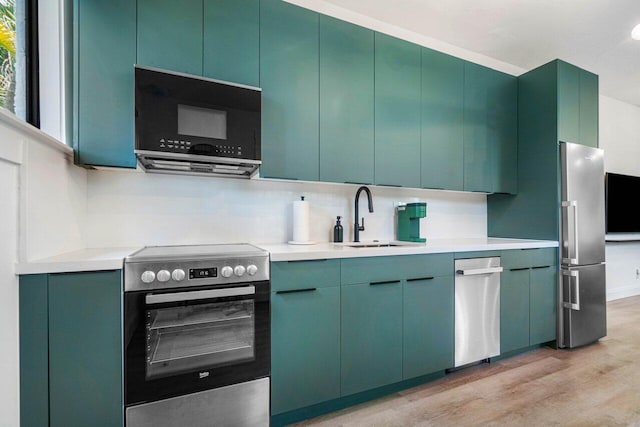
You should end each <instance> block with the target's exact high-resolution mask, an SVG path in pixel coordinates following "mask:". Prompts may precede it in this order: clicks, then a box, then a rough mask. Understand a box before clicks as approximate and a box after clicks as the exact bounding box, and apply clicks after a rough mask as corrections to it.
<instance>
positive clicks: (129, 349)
mask: <svg viewBox="0 0 640 427" xmlns="http://www.w3.org/2000/svg"><path fill="white" fill-rule="evenodd" d="M268 259H269V257H268V253H266V252H265V251H262V250H260V249H258V248H255V247H253V246H250V245H206V246H170V247H149V248H145V249H143V250H141V251H139V252H137V253H135V254H133V255H132V256H130V257H128V258H127V260H126V261H125V296H124V303H125V312H124V316H125V319H124V324H125V331H124V337H125V349H124V352H125V403H126V411H125V413H126V424H127V426H129V427H138V426H151V425H153V426H176V425H179V426H187V425H188V426H198V425H203V426H204V425H207V426H208V425H247V426H254V425H255V426H264V425H268V424H269V365H270V359H269V353H270V314H269V293H270V283H269V262H268Z"/></svg>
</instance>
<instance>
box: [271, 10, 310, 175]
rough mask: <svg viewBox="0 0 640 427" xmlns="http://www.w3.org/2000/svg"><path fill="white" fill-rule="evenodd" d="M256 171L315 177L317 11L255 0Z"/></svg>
mask: <svg viewBox="0 0 640 427" xmlns="http://www.w3.org/2000/svg"><path fill="white" fill-rule="evenodd" d="M260 86H261V87H262V166H261V175H262V176H264V177H271V178H289V179H301V180H308V181H317V180H318V177H319V142H318V132H319V130H318V126H319V125H318V115H319V111H318V108H319V107H318V105H319V95H318V14H317V13H314V12H311V11H309V10H307V9H303V8H300V7H297V6H294V5H292V4H289V3H286V2H284V1H281V0H262V1H261V2H260Z"/></svg>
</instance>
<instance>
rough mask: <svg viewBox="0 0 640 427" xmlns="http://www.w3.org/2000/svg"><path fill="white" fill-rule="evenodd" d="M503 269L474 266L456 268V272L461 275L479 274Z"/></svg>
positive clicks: (497, 271)
mask: <svg viewBox="0 0 640 427" xmlns="http://www.w3.org/2000/svg"><path fill="white" fill-rule="evenodd" d="M503 270H504V269H503V268H502V267H489V268H473V269H469V270H456V274H459V275H460V276H477V275H479V274H493V273H502V271H503Z"/></svg>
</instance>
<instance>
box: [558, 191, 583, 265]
mask: <svg viewBox="0 0 640 427" xmlns="http://www.w3.org/2000/svg"><path fill="white" fill-rule="evenodd" d="M562 207H563V208H566V209H567V225H568V222H569V218H570V217H569V208H573V221H572V224H573V227H571V228H573V253H574V254H575V257H574V258H571V248H572V245H569V242H568V241H567V242H566V243H567V258H562V262H563V263H565V264H578V247H579V244H578V201H577V200H565V201H563V202H562ZM567 240H569V236H567Z"/></svg>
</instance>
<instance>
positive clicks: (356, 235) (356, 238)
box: [353, 185, 373, 242]
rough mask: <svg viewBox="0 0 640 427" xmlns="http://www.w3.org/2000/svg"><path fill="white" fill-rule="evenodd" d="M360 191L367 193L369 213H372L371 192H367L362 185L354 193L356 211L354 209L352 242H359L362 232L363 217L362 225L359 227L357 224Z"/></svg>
mask: <svg viewBox="0 0 640 427" xmlns="http://www.w3.org/2000/svg"><path fill="white" fill-rule="evenodd" d="M362 190H364V192H365V193H367V199H368V201H369V212H373V200H372V197H371V191H369V189H368V188H367V187H365V186H364V185H363V186H362V187H360V188H358V191H356V201H355V204H356V209H355V214H356V215H355V218H356V221H355V224H354V225H355V226H354V228H353V241H354V242H359V241H360V232H361V231H364V217H363V218H362V225H360V224H359V223H358V204H359V202H360V193H362Z"/></svg>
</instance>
